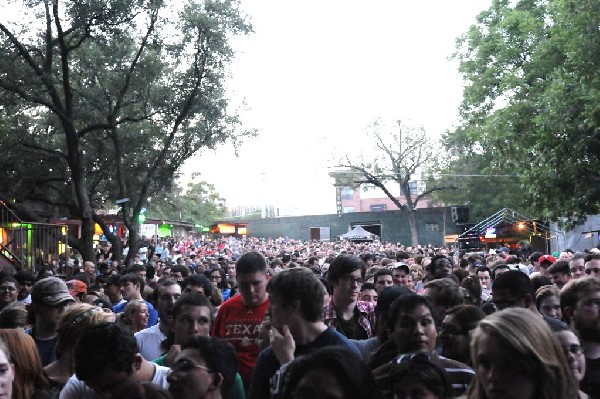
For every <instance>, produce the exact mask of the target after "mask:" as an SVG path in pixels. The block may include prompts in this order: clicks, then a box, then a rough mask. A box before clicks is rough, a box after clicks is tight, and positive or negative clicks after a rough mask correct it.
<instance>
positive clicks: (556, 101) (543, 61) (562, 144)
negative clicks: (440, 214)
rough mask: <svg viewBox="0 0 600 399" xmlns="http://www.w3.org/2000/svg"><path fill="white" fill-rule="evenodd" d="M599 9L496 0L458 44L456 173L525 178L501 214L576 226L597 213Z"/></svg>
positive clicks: (568, 2) (558, 0) (559, 0)
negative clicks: (510, 211)
mask: <svg viewBox="0 0 600 399" xmlns="http://www.w3.org/2000/svg"><path fill="white" fill-rule="evenodd" d="M599 9H600V1H598V0H592V1H586V2H580V1H574V0H555V1H533V0H522V1H516V2H511V1H504V0H502V1H501V0H496V1H494V2H493V4H492V6H491V7H490V8H489V9H488V10H486V11H484V12H482V13H481V14H480V15H479V16H478V18H477V23H476V24H475V25H473V26H472V27H471V28H470V29H469V31H468V32H467V33H466V34H465V35H463V36H462V37H461V38H460V39H459V41H458V51H457V55H456V56H457V58H458V59H459V60H460V72H461V73H462V74H463V76H464V78H465V80H466V87H465V91H464V97H463V104H462V107H461V111H462V116H463V125H462V127H461V128H460V129H458V130H457V131H456V132H454V133H453V134H450V135H448V136H447V139H446V144H447V146H449V147H450V148H452V149H453V153H454V155H455V156H454V158H453V159H452V162H451V163H452V168H453V169H455V170H459V169H461V168H463V167H466V168H468V167H475V169H478V168H479V170H480V172H485V173H484V174H486V173H487V174H514V175H519V176H520V180H519V183H520V190H518V189H515V190H514V191H513V194H514V193H515V192H518V193H519V195H520V196H521V197H522V201H521V202H519V201H517V202H516V203H515V204H503V205H504V206H510V207H512V208H514V207H517V208H518V207H520V206H521V204H522V206H524V207H525V208H526V209H527V211H528V212H530V213H532V214H535V215H536V216H538V217H543V216H545V217H550V218H552V219H554V220H558V219H559V218H561V217H568V218H570V220H571V222H573V223H577V222H580V221H582V220H583V219H584V218H585V217H586V216H587V215H590V214H597V213H599V212H600V188H599V187H600V186H599V185H598V183H599V180H600V177H599V175H598V171H599V167H600V159H599V155H600V132H599V126H600V101H599V100H600V97H599V94H598V93H600V78H599V77H600V54H598V51H597V49H598V48H599V47H598V46H599V45H600V32H599V30H598V26H599V23H600V13H599V12H598V10H599ZM474 156H476V157H478V158H479V161H480V162H481V166H480V167H479V166H477V162H474V159H473V157H474ZM482 189H484V186H480V185H478V184H474V185H473V187H472V188H470V189H469V191H471V192H470V194H469V197H470V198H471V199H474V198H475V197H477V192H479V193H481V191H483V190H482ZM497 195H498V196H499V195H500V193H498V194H497ZM512 200H514V197H513V198H511V201H512ZM482 204H483V203H482Z"/></svg>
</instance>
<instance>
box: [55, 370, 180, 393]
mask: <svg viewBox="0 0 600 399" xmlns="http://www.w3.org/2000/svg"><path fill="white" fill-rule="evenodd" d="M152 365H153V366H154V377H153V378H152V381H150V382H151V383H152V384H156V385H158V386H160V387H162V388H164V389H169V383H168V382H167V376H168V375H169V368H168V367H163V366H159V365H158V364H154V363H152ZM103 397H104V396H102V395H99V394H98V393H96V391H94V390H93V389H92V388H90V387H88V386H87V385H86V383H85V382H83V381H80V380H79V379H78V378H77V376H76V375H75V374H73V375H72V376H71V378H69V381H67V384H66V385H65V386H64V388H63V389H62V391H60V395H59V397H58V398H59V399H80V398H86V399H102V398H103Z"/></svg>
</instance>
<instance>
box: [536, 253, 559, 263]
mask: <svg viewBox="0 0 600 399" xmlns="http://www.w3.org/2000/svg"><path fill="white" fill-rule="evenodd" d="M544 262H550V263H556V258H555V257H554V256H552V255H542V256H540V259H539V260H538V263H539V264H540V265H541V264H542V263H544Z"/></svg>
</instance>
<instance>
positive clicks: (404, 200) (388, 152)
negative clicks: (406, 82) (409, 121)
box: [336, 120, 454, 246]
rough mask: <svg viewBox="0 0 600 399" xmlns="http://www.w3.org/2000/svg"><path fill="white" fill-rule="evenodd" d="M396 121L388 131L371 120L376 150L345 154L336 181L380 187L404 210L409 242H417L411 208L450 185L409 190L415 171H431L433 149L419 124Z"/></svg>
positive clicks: (414, 220)
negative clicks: (397, 192)
mask: <svg viewBox="0 0 600 399" xmlns="http://www.w3.org/2000/svg"><path fill="white" fill-rule="evenodd" d="M396 124H397V131H396V132H389V130H388V129H386V128H385V126H384V125H383V124H382V123H381V121H380V120H377V121H375V122H374V123H373V124H372V125H371V126H370V127H369V130H368V133H367V135H368V136H369V137H371V138H372V139H373V141H374V143H375V146H376V153H375V154H373V155H365V154H364V153H361V154H360V155H359V156H358V157H356V158H351V157H350V156H349V155H347V156H346V157H344V158H343V159H341V160H340V161H339V163H338V165H337V167H341V168H345V169H347V173H346V174H345V177H342V175H343V173H339V172H338V173H337V174H336V175H337V176H339V178H338V184H345V185H349V186H353V187H356V186H358V185H367V187H369V186H370V187H378V188H380V189H381V190H382V191H383V192H384V193H385V195H387V196H388V198H389V199H390V200H391V201H392V202H393V203H394V204H395V205H396V206H397V207H398V209H400V210H402V211H404V212H406V213H407V215H408V221H409V226H410V234H411V245H412V246H416V245H418V243H419V231H418V227H417V220H416V212H415V210H416V208H417V205H418V203H419V201H421V199H423V198H424V197H426V196H428V195H429V194H431V193H433V192H434V191H438V190H446V189H451V188H454V187H451V186H435V187H424V188H423V190H422V191H420V192H419V191H418V190H417V192H416V193H415V192H414V189H413V192H412V193H411V183H413V182H415V178H416V176H417V174H420V175H422V174H424V173H427V172H429V171H432V170H433V169H434V168H435V167H436V166H437V165H438V163H437V162H436V161H437V159H436V154H437V151H436V149H435V145H434V143H433V142H432V141H431V140H430V139H429V138H428V137H427V135H426V132H425V129H424V128H423V127H422V126H421V127H418V128H415V127H413V126H409V125H405V124H403V123H402V122H401V121H400V120H398V121H396ZM367 157H368V159H369V160H367V159H366V158H367ZM390 182H392V183H394V184H398V185H399V187H400V196H399V197H396V196H394V195H393V194H392V193H391V192H390V190H389V189H388V188H387V186H386V184H388V183H390ZM413 187H414V186H413Z"/></svg>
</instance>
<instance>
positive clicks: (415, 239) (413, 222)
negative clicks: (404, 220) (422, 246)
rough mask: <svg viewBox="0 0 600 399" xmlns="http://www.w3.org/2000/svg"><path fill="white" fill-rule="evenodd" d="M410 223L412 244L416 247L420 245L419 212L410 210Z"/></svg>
mask: <svg viewBox="0 0 600 399" xmlns="http://www.w3.org/2000/svg"><path fill="white" fill-rule="evenodd" d="M407 214H408V225H409V226H410V241H411V244H410V245H411V246H412V247H413V248H414V247H416V246H417V245H419V230H418V229H417V212H416V211H414V210H408V211H407Z"/></svg>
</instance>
